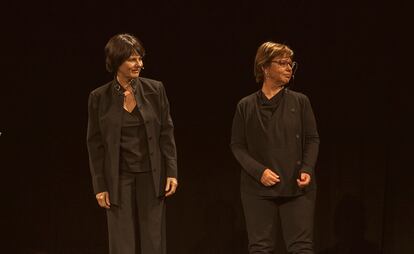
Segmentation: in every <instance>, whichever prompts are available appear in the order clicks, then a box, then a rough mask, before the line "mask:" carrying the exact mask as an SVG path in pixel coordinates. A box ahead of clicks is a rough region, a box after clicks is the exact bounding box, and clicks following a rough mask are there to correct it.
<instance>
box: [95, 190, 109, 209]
mask: <svg viewBox="0 0 414 254" xmlns="http://www.w3.org/2000/svg"><path fill="white" fill-rule="evenodd" d="M96 200H97V201H98V204H99V206H100V207H103V208H106V209H109V208H111V203H110V202H109V193H108V192H107V191H104V192H99V193H98V194H96Z"/></svg>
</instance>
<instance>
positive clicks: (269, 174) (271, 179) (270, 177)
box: [260, 168, 280, 187]
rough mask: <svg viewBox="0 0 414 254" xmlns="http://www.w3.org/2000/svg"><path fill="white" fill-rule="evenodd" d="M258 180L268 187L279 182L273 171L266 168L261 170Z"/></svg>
mask: <svg viewBox="0 0 414 254" xmlns="http://www.w3.org/2000/svg"><path fill="white" fill-rule="evenodd" d="M260 181H261V182H262V184H263V185H264V186H267V187H269V186H272V185H275V184H276V183H278V182H280V178H279V176H278V175H277V174H276V173H275V172H273V171H272V170H270V169H268V168H267V169H265V170H264V171H263V174H262V178H260Z"/></svg>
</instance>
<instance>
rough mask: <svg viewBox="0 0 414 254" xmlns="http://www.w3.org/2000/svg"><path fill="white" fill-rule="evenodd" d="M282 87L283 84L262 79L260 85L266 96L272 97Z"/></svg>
mask: <svg viewBox="0 0 414 254" xmlns="http://www.w3.org/2000/svg"><path fill="white" fill-rule="evenodd" d="M283 87H284V86H283V85H279V84H275V83H271V82H269V81H264V82H263V85H262V92H263V94H264V95H265V96H266V97H267V98H272V97H273V96H275V95H276V94H278V93H279V92H280V91H282V89H283Z"/></svg>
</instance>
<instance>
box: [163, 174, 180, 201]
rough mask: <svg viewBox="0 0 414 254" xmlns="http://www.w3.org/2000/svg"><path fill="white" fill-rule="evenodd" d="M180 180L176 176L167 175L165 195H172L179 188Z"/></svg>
mask: <svg viewBox="0 0 414 254" xmlns="http://www.w3.org/2000/svg"><path fill="white" fill-rule="evenodd" d="M177 186H178V181H177V179H176V178H174V177H167V183H166V184H165V196H166V197H168V196H171V195H172V194H174V193H175V191H176V190H177Z"/></svg>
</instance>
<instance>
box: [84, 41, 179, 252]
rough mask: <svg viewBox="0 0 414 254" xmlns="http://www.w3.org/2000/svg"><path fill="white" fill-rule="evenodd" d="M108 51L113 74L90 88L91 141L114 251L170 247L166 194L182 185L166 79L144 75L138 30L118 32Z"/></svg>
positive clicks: (95, 178) (96, 186)
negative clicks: (127, 32) (148, 77)
mask: <svg viewBox="0 0 414 254" xmlns="http://www.w3.org/2000/svg"><path fill="white" fill-rule="evenodd" d="M105 53H106V68H107V70H108V71H109V72H111V73H112V74H113V75H114V79H113V80H112V81H110V82H108V83H107V84H105V85H103V86H101V87H98V88H97V89H95V90H94V91H92V92H91V93H90V96H89V117H88V133H87V145H88V152H89V164H90V170H91V174H92V182H93V188H94V192H95V194H96V199H97V201H98V204H99V206H101V207H103V208H106V215H107V221H108V232H109V237H108V239H109V253H110V254H120V253H122V254H135V253H137V252H136V249H137V248H138V246H140V249H141V252H139V253H142V254H165V253H166V239H165V197H166V196H170V195H172V194H174V192H175V190H176V188H177V161H176V159H177V155H176V147H175V141H174V134H173V123H172V120H171V116H170V113H169V112H170V111H169V103H168V100H167V96H166V94H165V90H164V87H163V85H162V83H161V82H159V81H155V80H152V79H146V78H141V77H139V74H140V72H141V70H142V69H143V62H142V58H143V57H144V55H145V50H144V47H143V46H142V43H141V42H140V41H139V40H138V39H137V38H136V37H134V36H132V35H129V34H118V35H115V36H113V37H112V38H111V39H110V40H109V41H108V43H107V44H106V47H105ZM136 224H137V228H136V227H135V226H136ZM138 236H139V237H138ZM136 239H140V241H139V242H138V243H140V244H139V245H137V244H136Z"/></svg>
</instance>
